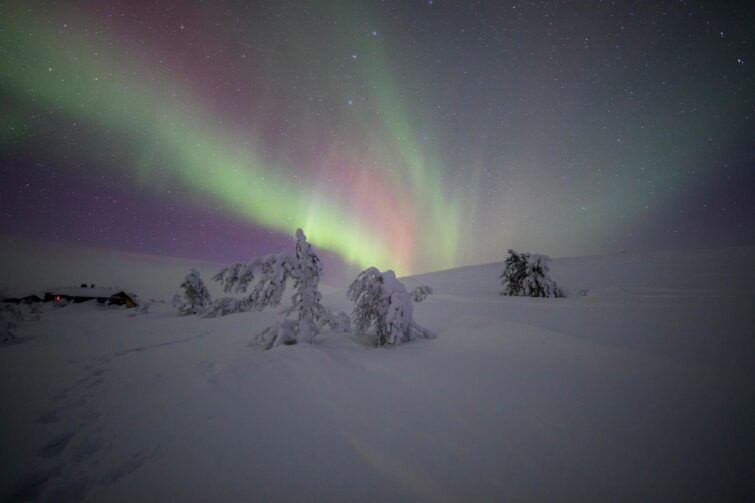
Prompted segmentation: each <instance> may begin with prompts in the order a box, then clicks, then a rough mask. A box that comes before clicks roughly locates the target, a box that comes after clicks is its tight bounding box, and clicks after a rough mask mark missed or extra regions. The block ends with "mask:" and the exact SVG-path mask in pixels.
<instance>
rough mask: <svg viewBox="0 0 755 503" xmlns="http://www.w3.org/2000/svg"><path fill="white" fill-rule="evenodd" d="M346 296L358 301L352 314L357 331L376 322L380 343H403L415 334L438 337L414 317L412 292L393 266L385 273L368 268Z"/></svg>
mask: <svg viewBox="0 0 755 503" xmlns="http://www.w3.org/2000/svg"><path fill="white" fill-rule="evenodd" d="M413 293H414V292H413ZM346 296H347V297H348V298H349V300H351V301H352V302H354V304H355V306H354V311H353V312H352V318H353V319H354V328H355V331H356V333H358V334H364V333H366V332H367V331H368V330H369V329H370V327H373V326H374V327H375V333H376V334H377V345H378V346H383V345H386V344H401V343H403V342H407V341H409V340H410V339H412V338H413V337H414V336H422V337H435V334H433V333H432V332H430V331H429V330H427V329H425V328H422V327H421V326H419V325H418V324H417V323H416V322H415V321H414V319H413V314H414V313H413V312H414V306H413V305H412V296H411V295H409V293H408V292H407V291H406V287H404V285H403V284H402V283H401V282H400V281H399V280H398V279H396V274H395V273H394V272H393V271H391V270H388V271H385V272H384V273H381V272H380V270H379V269H377V268H375V267H370V268H369V269H365V270H364V271H362V272H361V273H359V275H358V276H357V278H356V279H355V280H354V282H353V283H352V284H351V285H350V286H349V289H348V290H347V291H346ZM415 298H416V295H415ZM423 298H424V297H423Z"/></svg>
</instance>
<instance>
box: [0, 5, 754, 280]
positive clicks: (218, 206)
mask: <svg viewBox="0 0 755 503" xmlns="http://www.w3.org/2000/svg"><path fill="white" fill-rule="evenodd" d="M752 14H753V13H752V7H751V6H749V5H748V3H746V2H742V3H741V4H727V6H726V7H722V6H721V5H720V4H719V3H716V2H707V3H706V2H703V3H699V2H697V3H692V2H690V3H687V2H666V3H663V2H660V3H659V2H654V3H652V4H635V3H634V2H615V3H610V2H582V3H570V2H536V3H532V2H523V3H520V2H481V3H480V2H462V3H458V4H457V3H451V2H442V1H439V0H436V1H430V2H427V1H425V2H350V1H343V2H325V1H323V2H293V1H291V2H287V1H276V2H233V1H223V2H179V1H165V0H160V1H149V2H147V1H145V2H132V1H110V2H4V3H3V4H2V5H0V21H1V22H0V27H1V28H0V97H1V99H2V103H3V107H2V112H1V113H2V121H1V124H2V130H1V131H0V145H1V146H2V157H1V158H0V159H1V162H2V165H1V166H0V182H1V183H2V187H1V188H0V193H1V194H2V199H3V203H2V210H3V211H2V215H0V232H2V233H4V234H6V235H8V236H32V237H38V238H44V239H50V240H56V241H62V242H70V243H79V244H85V245H93V246H105V247H110V248H116V249H125V250H130V251H138V252H143V253H154V254H160V255H171V256H182V257H197V258H203V259H211V260H230V259H234V260H235V259H243V258H247V257H248V256H250V255H253V254H257V253H268V252H273V251H278V250H279V249H280V248H281V246H282V244H283V243H286V242H289V241H290V240H291V236H292V234H293V231H294V229H296V228H297V227H302V228H304V230H305V232H306V234H307V235H308V237H309V238H310V240H311V242H312V243H313V244H314V245H315V246H316V247H318V248H320V249H322V250H325V251H326V252H329V253H330V254H331V255H332V256H333V257H334V258H336V259H340V260H342V261H344V262H345V263H347V264H350V265H353V266H359V267H365V266H370V265H374V266H377V267H380V268H393V269H395V270H396V271H397V272H398V273H400V274H406V273H413V272H422V271H429V270H437V269H441V268H448V267H454V266H459V265H463V264H472V263H479V262H486V261H494V260H500V259H501V258H502V257H503V256H504V254H505V251H506V249H507V248H509V247H515V248H524V249H529V250H535V251H539V252H543V253H549V254H553V255H565V254H586V253H606V252H609V253H610V252H616V251H618V250H619V249H624V248H630V249H640V248H645V249H646V248H672V247H686V246H698V247H699V246H707V247H713V246H719V245H736V244H752V243H753V242H755V239H754V238H753V236H754V234H755V233H753V227H752V219H751V218H749V217H751V216H752V213H753V209H755V205H754V203H753V202H752V199H753V198H752V197H750V192H751V188H752V184H753V181H755V178H754V177H753V169H752V168H753V166H752V164H753V148H752V144H753V142H752V139H753V138H755V135H754V134H753V133H755V128H754V127H753V120H754V119H755V117H753V115H754V114H755V110H754V107H755V100H754V99H753V95H754V94H755V92H754V89H755V78H754V77H753V70H752V64H753V63H754V62H755V58H752V56H753V45H752V44H753V42H752V35H751V29H750V25H751V20H752V19H753V16H752Z"/></svg>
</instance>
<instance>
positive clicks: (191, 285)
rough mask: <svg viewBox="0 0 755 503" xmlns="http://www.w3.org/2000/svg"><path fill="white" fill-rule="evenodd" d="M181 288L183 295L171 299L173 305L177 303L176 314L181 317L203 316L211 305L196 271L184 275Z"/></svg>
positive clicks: (208, 294) (208, 293)
mask: <svg viewBox="0 0 755 503" xmlns="http://www.w3.org/2000/svg"><path fill="white" fill-rule="evenodd" d="M181 288H183V289H184V293H183V295H182V296H181V297H180V298H176V297H174V298H173V299H174V303H176V302H178V312H179V313H181V314H182V315H190V314H204V313H205V311H207V309H208V308H209V307H210V305H211V304H212V297H210V292H209V291H208V290H207V287H206V286H205V284H204V281H202V278H201V277H200V276H199V271H197V270H196V269H192V270H191V272H190V273H189V274H187V275H186V278H184V282H183V283H181Z"/></svg>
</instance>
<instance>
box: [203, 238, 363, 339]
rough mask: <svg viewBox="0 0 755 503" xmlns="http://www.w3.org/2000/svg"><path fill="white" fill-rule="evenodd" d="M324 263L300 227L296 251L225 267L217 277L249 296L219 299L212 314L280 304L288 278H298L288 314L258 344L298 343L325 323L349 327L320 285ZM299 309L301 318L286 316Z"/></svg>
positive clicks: (228, 287)
mask: <svg viewBox="0 0 755 503" xmlns="http://www.w3.org/2000/svg"><path fill="white" fill-rule="evenodd" d="M321 273H322V266H321V265H320V259H319V257H318V256H317V254H316V253H315V251H314V248H312V245H311V244H309V243H308V242H307V237H306V236H305V235H304V232H303V231H302V230H301V229H297V231H296V250H295V253H294V254H291V253H288V252H281V253H277V254H273V255H268V256H266V257H258V258H254V259H252V260H250V261H249V262H247V263H238V264H235V265H233V266H230V267H226V268H225V269H223V270H221V271H220V272H219V273H218V274H217V275H215V277H214V278H213V279H215V281H218V282H220V284H221V285H222V286H223V290H224V291H225V292H235V293H246V292H247V290H249V288H250V287H251V286H252V284H253V283H254V282H255V280H256V284H254V286H253V287H252V288H251V291H250V292H249V294H248V295H247V296H246V297H243V298H241V299H234V298H231V297H224V298H222V299H219V300H218V301H217V302H216V303H215V304H214V305H213V307H212V309H211V310H210V311H209V312H208V314H207V315H208V316H225V315H227V314H231V313H237V312H245V311H250V310H252V309H256V310H258V311H261V310H262V309H264V308H266V307H268V306H277V305H279V304H280V302H281V298H282V296H283V293H284V292H285V290H286V282H287V281H288V280H291V281H292V282H293V287H294V294H293V296H292V297H291V306H290V307H288V308H286V309H284V310H283V311H281V313H280V314H281V315H282V316H283V319H282V320H281V321H279V322H277V323H275V324H274V325H272V326H270V327H268V328H267V329H265V330H264V331H262V332H261V333H260V334H258V335H257V336H256V337H255V340H254V341H253V342H254V343H255V344H258V345H260V346H262V347H263V348H265V349H269V348H271V347H274V346H278V345H280V344H295V343H296V342H298V341H305V342H312V341H313V340H314V338H315V336H316V335H317V334H318V332H319V331H320V329H321V328H322V327H323V326H326V325H327V326H330V327H331V328H334V329H339V330H348V325H347V324H345V323H344V321H345V320H344V316H345V315H344V316H341V315H338V316H334V315H333V314H332V313H331V312H330V311H329V310H328V309H327V308H325V306H323V305H322V303H321V295H320V290H319V287H318V284H319V282H320V275H321ZM294 313H296V320H295V321H294V320H289V319H287V318H288V317H289V316H291V315H292V314H294Z"/></svg>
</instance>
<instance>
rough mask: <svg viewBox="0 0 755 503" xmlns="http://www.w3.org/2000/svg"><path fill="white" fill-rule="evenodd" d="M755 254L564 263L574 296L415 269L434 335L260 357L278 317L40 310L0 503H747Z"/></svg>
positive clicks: (9, 422)
mask: <svg viewBox="0 0 755 503" xmlns="http://www.w3.org/2000/svg"><path fill="white" fill-rule="evenodd" d="M754 260H755V250H753V249H752V248H749V249H734V250H713V251H690V252H665V253H660V252H659V253H645V254H636V255H635V254H626V255H615V256H605V257H581V258H565V259H555V260H553V262H552V264H551V272H552V277H553V278H554V279H555V280H556V281H557V282H558V283H559V285H560V286H561V287H563V288H565V289H566V290H567V293H568V295H569V297H568V298H565V299H530V298H515V297H502V296H500V295H498V292H499V291H500V283H499V279H498V276H499V275H500V272H501V270H502V268H503V266H502V264H490V265H482V266H474V267H466V268H461V269H454V270H449V271H441V272H436V273H432V274H427V275H422V276H416V277H413V278H406V279H405V280H404V281H405V283H406V285H407V287H408V288H413V287H415V286H418V285H423V284H427V285H430V286H431V287H432V288H433V290H434V291H435V293H434V294H433V295H431V296H430V297H429V298H428V299H427V300H426V301H424V302H423V303H421V304H417V305H415V308H414V315H415V320H416V321H417V322H418V323H420V324H421V325H422V326H425V327H427V328H428V329H430V330H432V331H433V332H435V333H436V334H438V337H437V338H436V339H432V340H417V341H413V342H410V343H408V344H405V345H403V346H399V347H395V348H379V349H378V348H375V347H372V346H370V345H369V344H368V343H367V342H366V341H362V340H360V339H356V338H354V337H351V336H344V335H340V334H336V333H333V332H323V333H321V334H320V336H319V337H318V339H317V341H316V342H315V344H312V345H309V344H299V345H296V346H284V347H279V348H276V349H273V350H271V351H259V350H257V349H254V348H251V347H248V343H249V341H250V340H251V338H252V335H253V334H255V333H257V332H258V331H260V330H261V329H263V328H264V327H266V326H268V325H269V324H271V323H272V322H273V321H274V320H275V318H276V315H275V312H274V311H273V310H268V311H264V312H260V313H257V312H254V313H246V314H235V315H231V316H227V317H223V318H215V319H201V318H197V317H179V316H178V315H177V313H176V310H175V309H174V308H172V307H171V306H170V305H169V304H155V305H153V306H152V308H151V312H150V313H149V314H143V315H137V314H136V310H126V309H111V310H105V309H102V308H99V307H97V306H95V305H92V304H91V303H85V304H78V305H70V306H67V307H65V308H61V309H54V308H51V307H49V306H48V307H46V308H45V312H44V313H43V315H42V319H41V321H38V322H24V323H22V324H21V326H20V328H19V330H18V336H19V338H18V341H17V342H16V343H13V344H9V345H5V346H0V394H1V395H0V418H2V424H1V426H2V427H0V453H2V454H0V456H1V457H0V462H1V463H2V464H1V465H0V467H1V469H0V497H2V498H4V499H6V500H7V501H27V500H36V499H38V500H47V501H67V500H82V499H86V500H91V501H440V502H443V501H738V500H742V501H746V500H750V501H751V497H752V491H753V479H752V477H753V473H755V465H754V463H753V452H755V451H754V448H755V435H754V433H753V425H755V405H754V401H753V399H754V398H755V379H753V377H754V373H753V363H754V362H753V357H754V355H755V337H754V333H753V332H754V331H753V326H754V325H755V314H754V313H753V311H754V309H755V273H754V272H753V267H752V264H753V261H754ZM121 267H122V270H123V271H128V268H129V267H133V268H138V267H139V263H138V262H123V263H122V264H121ZM179 269H180V270H181V272H182V275H185V274H186V273H187V272H188V268H186V269H183V267H181V268H177V269H176V270H179ZM202 273H203V275H204V277H205V278H209V275H207V274H205V270H203V271H202ZM134 275H135V276H138V271H134ZM181 280H182V276H181V275H176V277H175V278H174V279H171V280H170V281H172V283H170V284H168V285H166V284H165V281H167V280H166V278H165V277H164V276H160V277H159V282H160V284H159V285H152V286H154V288H155V290H159V291H171V292H177V291H178V285H179V283H180V282H181ZM154 281H157V278H156V279H155V280H154ZM173 285H175V286H173ZM345 287H346V284H344V285H343V288H341V289H332V288H331V289H326V288H323V292H324V296H323V300H324V304H325V305H327V306H329V307H330V308H332V309H334V310H345V311H348V312H350V309H351V306H350V304H349V302H348V301H347V300H346V298H345ZM133 289H134V290H135V291H136V292H137V293H140V289H139V286H138V285H135V286H133ZM583 289H587V290H588V294H587V295H586V296H581V295H577V292H578V291H579V290H583ZM21 293H24V292H21ZM288 297H289V294H288V292H287V294H286V296H285V298H286V299H288ZM165 298H166V299H169V297H167V296H166V297H165Z"/></svg>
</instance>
